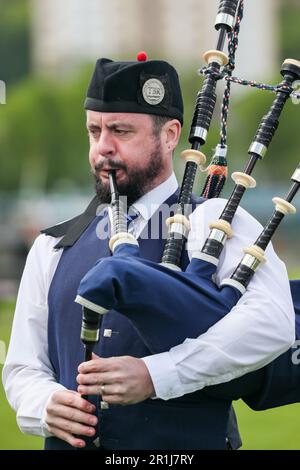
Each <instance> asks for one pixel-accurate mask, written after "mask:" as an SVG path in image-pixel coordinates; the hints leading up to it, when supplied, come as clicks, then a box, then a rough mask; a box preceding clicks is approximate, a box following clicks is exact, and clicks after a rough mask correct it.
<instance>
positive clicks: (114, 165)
mask: <svg viewBox="0 0 300 470" xmlns="http://www.w3.org/2000/svg"><path fill="white" fill-rule="evenodd" d="M104 167H105V168H106V169H108V170H124V171H127V166H126V165H125V163H123V162H116V161H115V160H105V161H103V162H100V163H97V165H95V166H94V172H95V173H96V172H98V171H101V170H103V168H104Z"/></svg>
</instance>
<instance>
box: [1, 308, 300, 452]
mask: <svg viewBox="0 0 300 470" xmlns="http://www.w3.org/2000/svg"><path fill="white" fill-rule="evenodd" d="M12 310H13V304H12V303H1V302H0V339H1V340H2V341H4V342H5V343H6V345H7V344H8V340H9V336H10V329H11V321H12ZM0 371H2V366H0ZM234 407H235V409H236V412H237V416H238V422H239V427H240V433H241V436H242V439H243V447H242V449H245V450H246V449H248V450H250V449H266V450H269V449H287V450H290V449H297V450H299V449H300V439H299V416H300V404H295V405H289V406H285V407H281V408H276V409H273V410H267V411H260V412H257V411H256V412H255V411H252V410H250V409H249V408H248V407H247V406H246V405H245V404H244V403H243V402H241V401H238V402H236V403H235V405H234ZM0 423H1V426H0V450H4V449H6V450H13V449H22V450H23V449H42V448H43V440H42V439H41V438H38V437H34V436H27V435H25V434H22V433H21V432H20V430H19V428H18V426H17V424H16V418H15V413H14V411H13V410H12V409H11V408H10V406H9V404H8V403H7V401H6V398H5V394H4V391H3V387H2V383H1V384H0Z"/></svg>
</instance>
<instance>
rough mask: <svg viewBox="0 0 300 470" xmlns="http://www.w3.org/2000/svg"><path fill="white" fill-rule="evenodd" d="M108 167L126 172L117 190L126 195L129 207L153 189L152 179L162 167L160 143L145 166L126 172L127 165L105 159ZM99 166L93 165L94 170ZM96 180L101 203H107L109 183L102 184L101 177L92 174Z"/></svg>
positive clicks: (109, 196) (98, 168) (109, 195)
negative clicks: (125, 176) (124, 178)
mask: <svg viewBox="0 0 300 470" xmlns="http://www.w3.org/2000/svg"><path fill="white" fill-rule="evenodd" d="M106 163H108V165H109V167H110V168H111V169H112V170H113V169H117V168H119V169H122V170H124V171H125V172H126V174H127V179H126V181H123V182H120V183H119V184H118V191H119V194H120V196H126V197H127V205H128V207H130V206H131V205H132V204H133V203H134V202H135V201H137V200H138V199H139V198H140V197H142V196H143V195H144V194H146V193H147V192H148V191H150V190H151V189H153V181H154V179H155V178H156V177H157V176H158V175H159V173H160V171H161V168H162V155H161V151H160V144H158V145H157V146H156V148H155V150H154V151H153V152H152V153H151V155H150V163H149V165H148V166H147V167H146V168H142V169H141V170H138V171H135V170H132V171H131V172H130V173H128V169H127V166H126V165H125V164H124V163H121V164H120V163H116V162H115V161H114V160H111V161H109V160H106ZM100 168H101V166H100V167H99V166H98V167H97V166H96V167H95V170H96V171H99V170H100ZM94 178H95V181H96V184H95V189H96V193H97V195H98V196H99V199H100V201H101V203H102V204H109V203H110V201H111V194H110V189H109V184H108V183H107V184H103V183H102V181H101V179H100V178H98V176H97V175H95V174H94Z"/></svg>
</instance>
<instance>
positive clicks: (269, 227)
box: [222, 164, 300, 292]
mask: <svg viewBox="0 0 300 470" xmlns="http://www.w3.org/2000/svg"><path fill="white" fill-rule="evenodd" d="M291 180H292V185H291V187H290V189H289V190H288V192H287V194H286V196H285V197H284V198H283V199H281V198H278V197H275V198H273V202H274V204H275V210H274V212H273V214H272V216H271V218H270V220H269V221H268V223H267V224H266V226H265V227H264V229H263V231H262V232H261V234H260V235H259V237H258V238H257V240H256V242H255V243H254V245H253V247H250V248H246V249H245V253H246V254H245V256H244V257H243V259H242V261H241V262H240V263H239V265H238V267H237V268H236V270H235V271H234V273H233V274H232V276H231V278H230V279H226V280H224V282H223V283H222V285H228V284H231V285H234V286H235V287H237V288H239V289H240V290H241V292H244V290H245V289H246V288H247V286H248V284H249V282H250V281H251V279H252V276H253V274H254V273H255V271H256V270H257V268H258V267H259V265H260V264H261V263H262V262H264V261H265V258H264V252H265V250H266V248H267V246H268V244H269V243H270V241H271V239H272V237H273V235H274V233H275V231H276V230H277V228H278V226H279V224H280V223H281V221H282V219H283V218H284V216H285V215H287V214H292V213H295V212H296V209H295V208H294V206H292V204H291V201H292V200H293V198H294V197H295V195H296V194H297V191H298V190H299V187H300V164H298V166H297V168H296V170H295V171H294V173H293V175H292V177H291Z"/></svg>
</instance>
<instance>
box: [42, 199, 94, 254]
mask: <svg viewBox="0 0 300 470" xmlns="http://www.w3.org/2000/svg"><path fill="white" fill-rule="evenodd" d="M99 204H100V200H99V197H98V196H95V197H94V198H93V199H92V201H91V202H90V203H89V205H88V207H87V208H86V210H85V211H84V212H83V213H82V214H81V215H78V216H76V217H74V218H73V219H70V220H67V221H66V222H63V223H62V224H58V225H54V226H53V227H49V228H46V229H44V230H41V233H44V234H45V235H50V236H52V237H61V236H63V235H64V237H63V238H62V239H61V240H60V241H59V242H58V243H57V244H56V245H55V247H54V248H55V249H58V248H65V247H68V246H72V245H74V243H75V242H76V241H77V240H78V238H79V237H80V236H81V235H82V233H83V232H84V231H85V229H86V228H87V227H88V225H89V224H90V223H91V221H92V220H93V219H94V218H95V216H96V210H97V207H98V206H99Z"/></svg>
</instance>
